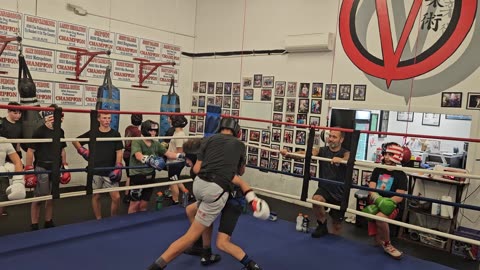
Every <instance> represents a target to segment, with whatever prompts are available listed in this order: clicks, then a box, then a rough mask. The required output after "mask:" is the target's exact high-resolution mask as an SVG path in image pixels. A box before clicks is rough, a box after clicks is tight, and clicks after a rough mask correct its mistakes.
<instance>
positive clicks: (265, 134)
mask: <svg viewBox="0 0 480 270" xmlns="http://www.w3.org/2000/svg"><path fill="white" fill-rule="evenodd" d="M262 143H264V144H270V130H262Z"/></svg>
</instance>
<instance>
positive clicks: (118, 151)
mask: <svg viewBox="0 0 480 270" xmlns="http://www.w3.org/2000/svg"><path fill="white" fill-rule="evenodd" d="M97 121H98V122H99V124H100V125H99V127H98V130H89V131H87V132H85V133H83V134H82V135H80V136H78V137H77V138H90V132H96V133H97V134H96V135H97V138H111V137H121V136H120V133H119V132H118V131H116V130H114V129H112V128H111V127H110V122H111V121H112V117H111V114H109V113H99V114H98V117H97ZM72 144H73V146H74V147H75V149H77V153H78V154H79V155H81V156H82V157H83V158H84V159H85V160H87V161H88V159H89V157H90V150H89V149H91V148H90V142H78V141H76V142H72ZM85 144H89V147H88V149H87V148H85V147H84V146H83V145H85ZM122 157H123V143H122V142H121V141H97V143H96V148H95V157H94V161H93V164H94V165H93V166H94V167H95V168H99V167H115V168H114V169H113V170H96V171H95V172H94V174H93V183H92V185H93V189H100V188H112V187H118V186H119V182H120V180H122V169H121V167H123V164H122ZM100 195H101V194H93V195H92V208H93V213H94V214H95V218H96V219H101V218H102V206H101V203H100ZM110 198H111V200H112V202H111V204H110V215H111V216H116V215H117V214H118V206H119V205H120V193H119V192H118V191H112V192H110Z"/></svg>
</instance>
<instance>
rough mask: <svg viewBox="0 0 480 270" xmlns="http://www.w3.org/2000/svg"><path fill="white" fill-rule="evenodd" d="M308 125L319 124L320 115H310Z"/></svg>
mask: <svg viewBox="0 0 480 270" xmlns="http://www.w3.org/2000/svg"><path fill="white" fill-rule="evenodd" d="M308 124H309V125H314V126H319V125H320V117H318V116H310V121H309V123H308Z"/></svg>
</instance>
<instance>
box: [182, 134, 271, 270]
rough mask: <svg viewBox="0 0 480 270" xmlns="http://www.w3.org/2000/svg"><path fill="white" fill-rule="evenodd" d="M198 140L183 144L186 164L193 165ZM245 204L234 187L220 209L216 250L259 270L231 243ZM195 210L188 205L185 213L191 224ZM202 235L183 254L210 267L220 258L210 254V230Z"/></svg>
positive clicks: (240, 172) (242, 165)
mask: <svg viewBox="0 0 480 270" xmlns="http://www.w3.org/2000/svg"><path fill="white" fill-rule="evenodd" d="M197 140H198V141H197ZM200 140H201V139H190V140H188V141H187V142H186V143H185V144H184V147H183V148H184V150H185V156H186V158H187V162H188V161H189V160H190V161H191V162H192V164H194V163H195V161H196V152H197V151H198V149H196V148H198V147H199V142H200ZM197 145H198V146H197ZM245 162H246V160H245V156H244V157H243V160H242V162H241V163H240V164H239V166H238V171H237V174H238V175H240V176H241V175H243V173H244V172H245ZM192 178H195V175H192ZM245 204H246V201H245V196H243V194H242V192H241V190H240V189H239V187H238V186H235V187H234V190H233V192H230V194H229V197H228V200H227V203H226V204H225V207H224V208H223V209H222V213H221V216H220V225H219V226H218V235H217V243H216V245H217V248H218V249H220V250H222V251H224V252H226V253H228V254H230V255H231V256H232V257H234V258H235V259H237V260H238V261H239V262H240V263H242V264H243V265H244V266H245V269H247V270H260V269H262V268H261V267H260V266H258V264H257V263H256V262H255V261H253V260H252V259H251V258H250V257H249V256H248V255H247V254H246V252H245V251H244V250H243V249H242V248H241V247H239V246H237V245H236V244H234V243H232V241H231V237H232V234H233V231H234V230H235V227H236V225H237V221H238V218H239V217H240V215H242V211H243V207H244V205H245ZM197 209H198V207H197V204H196V203H194V204H190V205H189V206H188V207H187V209H186V211H187V216H188V219H189V220H190V222H193V220H194V218H195V214H196V212H197ZM211 227H212V226H211ZM204 234H205V236H204V237H201V238H199V239H198V240H197V241H196V242H195V244H194V245H193V247H192V248H191V249H189V250H188V251H185V253H187V254H190V255H199V256H201V259H200V263H201V264H202V265H210V264H213V263H216V262H218V261H220V258H221V257H220V255H218V254H212V249H211V239H212V235H211V234H212V228H209V229H207V230H206V233H204ZM202 238H204V239H202Z"/></svg>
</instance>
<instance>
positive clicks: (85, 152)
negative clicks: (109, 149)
mask: <svg viewBox="0 0 480 270" xmlns="http://www.w3.org/2000/svg"><path fill="white" fill-rule="evenodd" d="M77 153H78V154H79V155H81V156H82V157H83V158H84V159H85V160H86V161H88V156H90V151H89V150H88V149H87V148H85V147H83V146H82V147H80V148H78V149H77Z"/></svg>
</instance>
